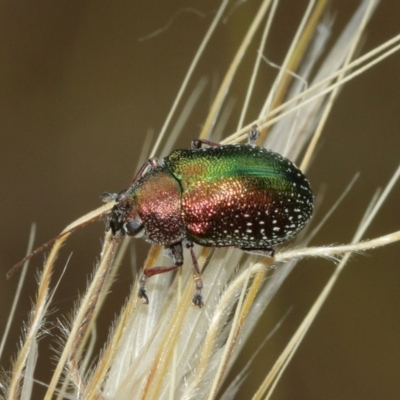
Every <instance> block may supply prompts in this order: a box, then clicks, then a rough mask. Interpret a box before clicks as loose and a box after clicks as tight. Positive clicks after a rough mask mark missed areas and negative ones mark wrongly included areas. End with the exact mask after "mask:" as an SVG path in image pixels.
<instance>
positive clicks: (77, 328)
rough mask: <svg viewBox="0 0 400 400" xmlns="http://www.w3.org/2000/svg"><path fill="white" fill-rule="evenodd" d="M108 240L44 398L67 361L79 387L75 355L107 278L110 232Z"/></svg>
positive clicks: (111, 245)
mask: <svg viewBox="0 0 400 400" xmlns="http://www.w3.org/2000/svg"><path fill="white" fill-rule="evenodd" d="M107 236H108V242H106V245H105V247H104V254H103V257H102V263H100V265H99V268H98V270H97V271H96V275H95V277H94V279H93V280H92V283H91V285H90V287H89V289H88V291H87V292H86V294H85V297H84V299H83V301H82V304H81V306H80V308H79V312H78V314H77V315H76V317H75V320H74V323H73V325H72V330H71V333H70V335H69V337H68V339H67V342H66V344H65V347H64V349H63V352H62V354H61V356H60V357H59V360H58V364H57V367H56V370H55V372H54V374H53V376H52V379H51V382H50V384H49V388H48V390H47V392H46V396H45V399H48V400H50V399H51V398H52V396H54V394H55V392H56V387H57V383H58V382H59V381H60V377H61V374H62V372H63V369H64V366H65V365H66V364H67V363H69V367H70V369H71V375H70V377H71V378H72V379H73V380H74V382H75V384H76V385H77V387H78V388H80V387H81V385H82V382H81V379H80V376H79V373H78V370H77V365H78V360H76V356H77V355H79V354H80V353H81V351H82V349H81V346H82V343H83V338H84V337H85V335H86V332H87V329H88V327H89V326H90V323H93V319H92V315H93V312H94V311H95V307H96V303H97V299H98V297H99V295H100V293H101V290H102V288H103V284H104V280H105V279H106V278H107V276H108V275H107V273H108V271H109V269H110V267H111V264H112V260H111V259H112V257H113V254H114V251H115V247H116V242H115V240H114V241H112V242H111V233H109V234H108V235H107Z"/></svg>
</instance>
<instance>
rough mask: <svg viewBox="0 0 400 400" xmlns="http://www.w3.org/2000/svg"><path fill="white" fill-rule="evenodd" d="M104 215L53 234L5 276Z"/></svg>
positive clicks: (7, 275) (104, 214) (9, 276)
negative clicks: (52, 236) (55, 234)
mask: <svg viewBox="0 0 400 400" xmlns="http://www.w3.org/2000/svg"><path fill="white" fill-rule="evenodd" d="M106 215H108V213H101V214H98V215H95V216H94V217H92V218H90V219H88V220H86V221H83V222H81V223H78V224H77V225H75V226H73V227H71V228H69V229H67V230H64V231H63V232H61V233H60V234H59V235H57V236H55V237H54V238H53V239H50V240H49V241H48V242H46V243H44V244H42V245H41V246H40V247H38V248H37V249H35V250H33V251H32V253H30V254H28V255H27V256H26V257H24V258H23V259H22V260H21V261H20V262H18V263H17V264H15V265H13V266H12V267H11V268H10V269H9V270H8V272H7V274H6V278H7V279H10V278H11V277H12V276H13V274H14V273H15V271H17V270H18V269H19V268H20V267H22V265H23V264H24V263H25V262H27V261H29V260H30V259H31V258H32V257H34V256H36V255H37V254H40V253H41V252H43V251H45V250H46V249H47V248H48V247H49V246H51V245H52V244H53V243H55V242H56V241H57V240H59V239H61V238H62V237H63V236H65V235H67V234H70V233H73V232H75V231H77V230H78V229H81V228H84V227H85V226H86V225H89V224H91V223H92V222H95V221H99V220H100V219H103V218H104V217H105V216H106Z"/></svg>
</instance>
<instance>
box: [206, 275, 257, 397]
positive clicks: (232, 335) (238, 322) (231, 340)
mask: <svg viewBox="0 0 400 400" xmlns="http://www.w3.org/2000/svg"><path fill="white" fill-rule="evenodd" d="M249 280H250V274H247V280H246V282H245V284H244V285H243V287H242V292H241V294H240V298H239V302H238V305H237V308H236V311H235V315H234V318H233V321H232V326H231V329H230V332H229V336H228V340H227V346H225V349H224V352H223V354H222V357H221V359H220V362H219V365H218V369H217V372H216V376H215V378H214V379H213V382H212V386H211V390H210V392H209V394H208V396H207V399H208V400H212V399H214V398H215V397H216V395H217V391H218V387H219V385H220V383H221V380H222V377H223V375H224V372H225V370H226V367H227V364H228V361H229V357H230V355H231V353H232V351H233V347H234V344H235V342H236V339H237V337H238V335H239V333H240V330H241V326H242V323H243V319H242V318H240V317H241V314H242V307H243V303H244V299H245V296H246V288H247V286H248V284H249Z"/></svg>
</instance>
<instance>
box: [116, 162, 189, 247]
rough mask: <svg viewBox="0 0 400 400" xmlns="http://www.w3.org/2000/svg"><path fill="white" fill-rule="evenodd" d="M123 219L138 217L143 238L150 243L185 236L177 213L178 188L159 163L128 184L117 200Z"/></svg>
mask: <svg viewBox="0 0 400 400" xmlns="http://www.w3.org/2000/svg"><path fill="white" fill-rule="evenodd" d="M121 207H123V208H124V209H125V210H126V211H125V213H124V216H123V219H124V221H125V222H129V220H130V219H136V220H137V219H140V221H141V222H142V224H143V228H144V232H143V236H144V238H145V239H146V240H147V241H148V242H150V243H156V244H162V245H169V244H173V243H176V242H179V241H181V240H182V239H183V238H184V236H185V229H184V225H183V219H182V216H181V189H180V186H179V183H178V182H177V180H176V179H175V178H174V177H173V176H172V175H171V174H169V173H168V172H167V171H165V170H164V168H163V167H162V166H160V167H157V168H155V169H152V170H150V171H149V172H148V173H146V174H145V175H144V176H142V177H141V178H140V179H139V181H138V182H136V183H135V184H134V185H132V186H131V187H130V188H129V189H128V190H127V191H126V193H125V195H124V196H123V199H121Z"/></svg>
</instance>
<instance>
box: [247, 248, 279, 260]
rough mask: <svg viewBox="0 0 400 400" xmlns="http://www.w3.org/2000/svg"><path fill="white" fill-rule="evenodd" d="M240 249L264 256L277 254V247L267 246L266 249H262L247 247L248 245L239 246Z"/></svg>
mask: <svg viewBox="0 0 400 400" xmlns="http://www.w3.org/2000/svg"><path fill="white" fill-rule="evenodd" d="M239 248H240V250H243V251H245V252H246V253H250V254H261V255H263V256H265V255H266V256H268V257H271V258H273V257H274V254H275V249H274V248H273V247H266V248H264V249H262V248H260V249H251V248H246V247H239Z"/></svg>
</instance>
